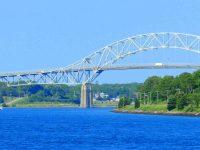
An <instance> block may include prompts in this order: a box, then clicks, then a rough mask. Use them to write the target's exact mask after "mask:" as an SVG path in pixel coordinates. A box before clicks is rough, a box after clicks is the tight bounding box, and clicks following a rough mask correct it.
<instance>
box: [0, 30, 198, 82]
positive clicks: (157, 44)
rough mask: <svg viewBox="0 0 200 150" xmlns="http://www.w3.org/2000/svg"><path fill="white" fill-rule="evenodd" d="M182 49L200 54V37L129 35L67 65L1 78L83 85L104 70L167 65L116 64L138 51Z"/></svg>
mask: <svg viewBox="0 0 200 150" xmlns="http://www.w3.org/2000/svg"><path fill="white" fill-rule="evenodd" d="M167 48H170V49H180V50H184V51H190V52H194V53H198V54H200V36H197V35H191V34H183V33H174V32H162V33H148V34H141V35H136V36H133V37H129V38H126V39H123V40H120V41H116V42H114V43H112V44H110V45H107V46H105V47H103V48H101V49H99V50H97V51H95V52H94V53H92V54H90V55H88V56H87V57H84V58H83V59H80V60H79V61H77V62H75V63H74V64H71V65H69V66H67V67H63V68H58V69H51V70H40V71H34V72H16V73H6V74H0V81H1V82H6V83H8V85H12V86H18V85H31V84H69V85H74V84H83V83H90V82H93V81H94V80H95V79H96V78H97V77H98V76H99V75H100V74H101V73H102V72H103V71H104V70H123V69H125V68H126V69H145V67H146V69H151V68H154V69H157V68H170V65H166V66H165V65H163V66H154V65H147V66H134V65H133V66H116V65H115V64H116V63H117V62H118V61H120V60H122V59H124V58H126V57H128V56H131V55H134V54H137V53H140V52H144V51H148V50H155V49H156V50H157V49H158V50H159V49H167ZM171 68H199V66H198V65H195V66H194V65H182V66H179V65H171Z"/></svg>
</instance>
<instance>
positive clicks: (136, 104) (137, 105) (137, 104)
mask: <svg viewBox="0 0 200 150" xmlns="http://www.w3.org/2000/svg"><path fill="white" fill-rule="evenodd" d="M139 107H140V101H139V100H138V99H136V100H135V108H136V109H137V108H139Z"/></svg>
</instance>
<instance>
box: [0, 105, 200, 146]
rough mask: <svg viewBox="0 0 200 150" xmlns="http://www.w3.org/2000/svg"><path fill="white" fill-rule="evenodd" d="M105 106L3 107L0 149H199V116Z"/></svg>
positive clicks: (0, 114) (0, 121)
mask: <svg viewBox="0 0 200 150" xmlns="http://www.w3.org/2000/svg"><path fill="white" fill-rule="evenodd" d="M111 110H112V109H111V108H93V109H79V108H76V109H74V108H34V109H33V108H26V109H25V108H24V109H22V108H21V109H19V108H18V109H17V108H7V109H4V110H3V111H0V149H1V150H4V149H5V150H7V149H10V150H15V149H19V150H21V149H22V150H25V149H43V150H49V149H53V150H55V149H61V150H63V149H66V150H70V149H72V150H76V149H77V150H80V149H92V150H95V149H102V150H104V149H105V150H106V149H109V150H112V149H114V150H116V149H120V150H123V149H139V150H147V149H148V150H151V149H153V150H154V149H155V150H156V149H158V150H161V149H170V150H172V149H180V150H183V149H184V150H187V149H200V118H198V117H181V116H159V115H139V114H137V115H134V114H120V113H113V112H111Z"/></svg>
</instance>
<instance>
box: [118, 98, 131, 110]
mask: <svg viewBox="0 0 200 150" xmlns="http://www.w3.org/2000/svg"><path fill="white" fill-rule="evenodd" d="M130 104H131V99H129V98H126V97H121V98H120V100H119V103H118V108H123V107H124V106H126V105H130Z"/></svg>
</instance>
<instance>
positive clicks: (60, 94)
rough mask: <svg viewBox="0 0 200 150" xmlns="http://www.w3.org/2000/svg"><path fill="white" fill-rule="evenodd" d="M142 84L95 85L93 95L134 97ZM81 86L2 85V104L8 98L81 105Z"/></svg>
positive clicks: (0, 87)
mask: <svg viewBox="0 0 200 150" xmlns="http://www.w3.org/2000/svg"><path fill="white" fill-rule="evenodd" d="M139 85H140V84H138V83H130V84H94V85H93V93H97V92H104V93H107V94H108V95H109V96H110V97H116V96H121V95H122V96H128V97H130V96H133V94H134V92H135V91H136V89H137V87H138V86H139ZM80 92H81V85H77V86H68V85H28V86H19V87H8V86H7V85H6V84H5V83H0V103H3V101H4V99H6V98H8V97H9V98H16V97H27V98H28V101H29V102H43V101H45V102H52V101H59V102H69V103H77V104H78V103H80V94H81V93H80Z"/></svg>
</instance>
